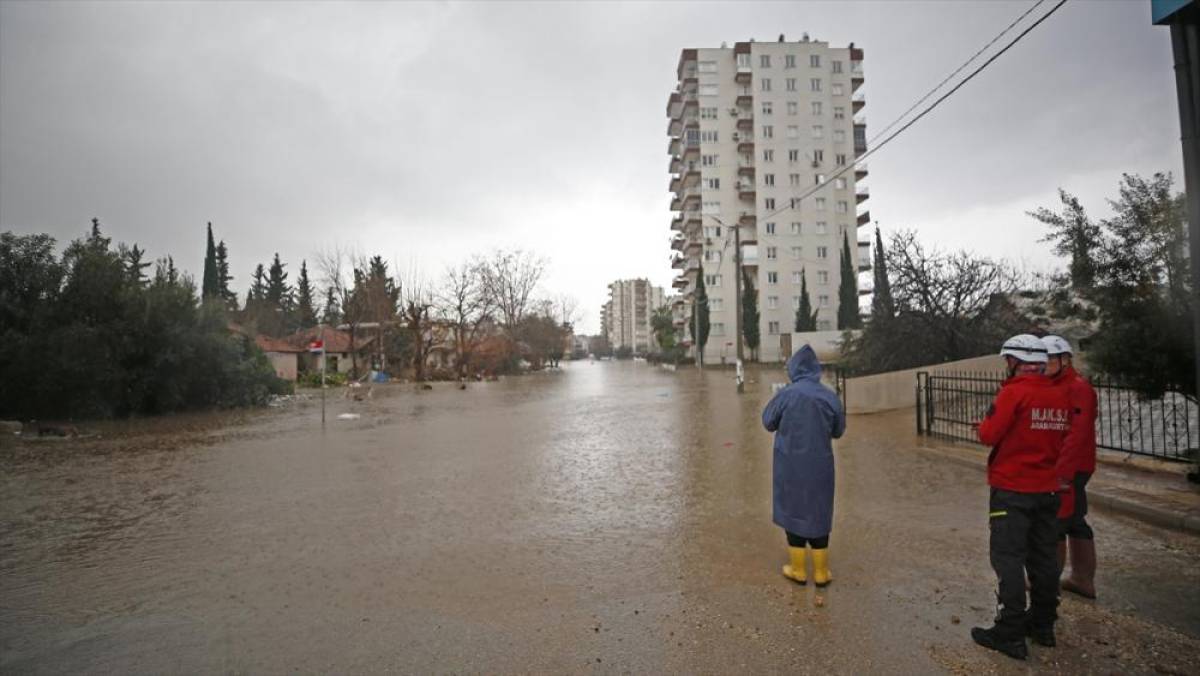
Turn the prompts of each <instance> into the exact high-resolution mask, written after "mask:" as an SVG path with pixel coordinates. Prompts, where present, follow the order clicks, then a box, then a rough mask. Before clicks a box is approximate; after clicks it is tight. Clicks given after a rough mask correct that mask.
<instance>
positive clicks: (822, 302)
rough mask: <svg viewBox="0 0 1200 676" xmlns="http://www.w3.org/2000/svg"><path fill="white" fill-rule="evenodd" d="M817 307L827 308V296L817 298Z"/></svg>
mask: <svg viewBox="0 0 1200 676" xmlns="http://www.w3.org/2000/svg"><path fill="white" fill-rule="evenodd" d="M817 305H819V306H821V307H829V296H825V295H821V296H817Z"/></svg>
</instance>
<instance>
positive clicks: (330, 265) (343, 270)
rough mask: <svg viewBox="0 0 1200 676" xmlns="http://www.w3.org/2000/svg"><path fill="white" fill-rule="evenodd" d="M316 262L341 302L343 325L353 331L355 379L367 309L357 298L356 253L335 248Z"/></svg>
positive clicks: (321, 253) (319, 255)
mask: <svg viewBox="0 0 1200 676" xmlns="http://www.w3.org/2000/svg"><path fill="white" fill-rule="evenodd" d="M313 258H314V259H315V260H316V262H317V269H318V270H320V271H321V276H322V278H323V280H322V281H323V282H324V284H325V288H326V289H327V292H326V293H327V294H332V295H333V297H334V298H335V299H336V300H337V304H338V306H339V307H340V309H341V317H342V321H343V322H344V323H345V324H346V325H347V327H348V328H349V330H350V331H349V333H350V364H351V367H350V370H351V374H352V375H353V376H357V375H358V349H357V344H356V341H357V338H358V325H359V324H361V323H362V322H363V316H364V309H363V307H362V304H361V303H360V302H356V300H355V298H354V275H353V272H354V270H355V267H354V259H355V253H354V251H353V250H351V249H349V248H346V247H343V246H341V245H340V244H335V245H333V246H332V247H330V248H327V249H325V250H324V251H318V252H316V253H315V254H314V255H313ZM334 328H337V327H334Z"/></svg>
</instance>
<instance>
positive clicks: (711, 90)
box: [700, 84, 720, 96]
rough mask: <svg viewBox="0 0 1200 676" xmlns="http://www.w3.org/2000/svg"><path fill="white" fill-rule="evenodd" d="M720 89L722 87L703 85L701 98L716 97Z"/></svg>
mask: <svg viewBox="0 0 1200 676" xmlns="http://www.w3.org/2000/svg"><path fill="white" fill-rule="evenodd" d="M719 89H720V85H717V84H701V85H700V96H716V95H717V93H718V91H719Z"/></svg>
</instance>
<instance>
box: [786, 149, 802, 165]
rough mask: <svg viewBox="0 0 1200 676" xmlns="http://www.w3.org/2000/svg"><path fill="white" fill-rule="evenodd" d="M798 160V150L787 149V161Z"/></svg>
mask: <svg viewBox="0 0 1200 676" xmlns="http://www.w3.org/2000/svg"><path fill="white" fill-rule="evenodd" d="M799 161H800V151H799V150H789V151H788V162H799Z"/></svg>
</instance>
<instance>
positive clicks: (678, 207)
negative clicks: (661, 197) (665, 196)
mask: <svg viewBox="0 0 1200 676" xmlns="http://www.w3.org/2000/svg"><path fill="white" fill-rule="evenodd" d="M682 210H683V200H682V199H680V198H679V195H675V197H673V198H671V211H682Z"/></svg>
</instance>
